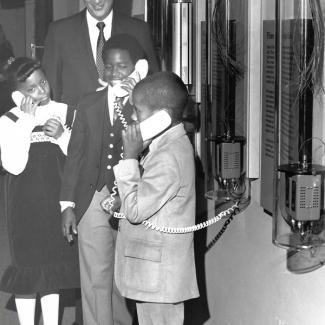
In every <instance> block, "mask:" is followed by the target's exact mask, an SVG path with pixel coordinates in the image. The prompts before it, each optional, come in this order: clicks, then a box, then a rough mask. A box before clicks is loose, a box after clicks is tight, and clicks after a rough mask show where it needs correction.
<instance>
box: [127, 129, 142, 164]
mask: <svg viewBox="0 0 325 325" xmlns="http://www.w3.org/2000/svg"><path fill="white" fill-rule="evenodd" d="M122 140H123V159H138V156H139V155H140V153H141V152H142V151H143V140H142V135H141V131H140V126H139V123H136V124H131V125H129V126H128V128H127V129H126V130H123V131H122Z"/></svg>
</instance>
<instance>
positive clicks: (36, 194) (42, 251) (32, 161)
mask: <svg viewBox="0 0 325 325" xmlns="http://www.w3.org/2000/svg"><path fill="white" fill-rule="evenodd" d="M5 73H6V77H7V79H8V81H9V83H10V85H11V87H12V90H13V91H19V92H20V93H21V94H22V95H23V96H20V97H21V98H20V99H19V102H17V103H16V105H17V106H16V107H14V108H12V109H11V110H10V111H9V112H7V113H6V114H4V115H3V116H2V117H1V118H0V149H1V161H2V165H3V168H4V169H5V170H6V171H7V175H6V177H7V181H6V198H5V202H6V217H7V224H8V237H9V246H10V252H11V264H10V265H9V266H8V268H7V269H6V270H5V272H4V274H3V276H2V278H1V281H0V290H2V291H5V292H9V293H12V294H14V295H15V301H16V306H17V312H18V317H19V320H20V323H21V324H34V314H35V302H36V295H37V294H39V296H40V299H41V306H42V313H43V320H44V324H46V325H49V324H55V325H56V324H58V312H59V290H60V289H66V288H76V287H79V270H78V255H77V246H76V244H73V245H68V244H67V243H66V242H65V241H64V240H63V238H62V235H61V218H60V206H59V190H60V184H61V175H62V168H63V165H64V162H65V155H66V152H67V146H68V142H69V138H70V129H69V127H71V124H72V120H73V114H74V112H73V110H72V109H70V108H68V106H67V105H66V104H63V103H57V102H55V101H52V100H51V99H50V86H49V84H48V81H47V79H46V76H45V74H44V72H43V69H42V67H41V65H40V63H39V62H38V61H36V60H33V59H31V58H27V57H21V58H16V59H14V58H11V59H10V60H9V61H8V64H7V66H6V68H5ZM16 94H17V93H16ZM18 97H19V96H18ZM67 124H68V126H69V127H67Z"/></svg>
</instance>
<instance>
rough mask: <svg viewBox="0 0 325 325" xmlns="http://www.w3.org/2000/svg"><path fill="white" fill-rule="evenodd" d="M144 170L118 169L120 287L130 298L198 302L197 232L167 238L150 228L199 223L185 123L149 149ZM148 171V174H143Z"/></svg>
mask: <svg viewBox="0 0 325 325" xmlns="http://www.w3.org/2000/svg"><path fill="white" fill-rule="evenodd" d="M141 166H142V168H139V166H138V161H137V160H135V159H127V160H123V161H122V162H121V163H119V164H118V165H117V166H115V167H114V173H115V177H116V180H117V184H118V189H119V193H120V197H121V200H122V206H121V211H122V212H123V213H124V214H125V215H126V216H127V218H128V220H126V219H120V222H119V231H118V235H117V242H116V251H115V272H114V274H115V282H116V285H117V288H118V289H119V291H120V293H121V294H122V295H123V296H124V297H127V298H131V299H134V300H139V301H147V302H157V303H177V302H180V301H184V300H187V299H191V298H195V297H198V295H199V293H198V287H197V281H196V272H195V262H194V247H193V244H194V242H193V236H194V235H193V233H186V234H168V233H163V232H159V231H156V230H154V229H150V228H146V227H145V226H144V225H143V224H142V221H144V220H148V221H151V222H152V223H153V224H155V225H158V226H166V227H187V226H192V225H193V224H194V223H195V171H194V155H193V148H192V146H191V144H190V141H189V139H188V137H187V135H186V134H185V130H184V127H183V125H182V124H179V125H177V126H175V127H173V128H171V129H169V130H168V131H166V132H165V133H164V134H163V135H161V137H159V138H157V139H156V140H155V142H153V143H152V144H151V145H150V150H149V153H148V154H147V156H145V158H144V159H142V160H141ZM142 170H143V173H142Z"/></svg>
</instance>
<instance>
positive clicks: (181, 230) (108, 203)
mask: <svg viewBox="0 0 325 325" xmlns="http://www.w3.org/2000/svg"><path fill="white" fill-rule="evenodd" d="M114 109H115V111H116V113H117V115H118V117H119V119H120V121H121V123H122V125H123V127H124V128H125V129H127V127H128V125H127V122H126V120H125V118H124V115H123V113H122V108H121V105H120V102H119V101H115V102H114ZM121 158H123V153H121ZM116 195H117V182H116V180H115V181H114V186H113V188H112V193H111V194H110V196H109V198H107V199H105V200H104V201H103V202H102V204H101V205H102V208H103V209H104V210H105V211H110V210H111V209H112V208H113V202H114V200H115V196H116ZM239 210H240V209H239V201H237V202H236V203H235V204H234V205H233V206H231V207H230V208H228V209H226V210H224V211H222V212H220V213H219V214H217V215H216V216H215V217H213V218H211V219H209V220H207V221H204V222H201V223H199V224H197V225H193V226H188V227H165V226H158V225H156V224H154V223H152V222H151V221H149V220H144V221H143V222H142V224H143V225H144V226H145V227H146V228H147V229H153V230H156V231H160V232H163V233H169V234H185V233H190V232H194V231H197V230H200V229H204V228H207V227H209V226H211V225H213V224H214V223H216V222H218V221H219V220H220V219H222V218H225V217H227V216H228V215H229V216H232V215H233V214H235V213H236V212H238V211H239ZM113 216H114V218H118V219H126V217H125V215H124V213H121V212H114V213H113Z"/></svg>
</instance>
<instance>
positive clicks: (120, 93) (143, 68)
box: [113, 59, 149, 97]
mask: <svg viewBox="0 0 325 325" xmlns="http://www.w3.org/2000/svg"><path fill="white" fill-rule="evenodd" d="M148 70H149V65H148V61H147V60H145V59H141V60H138V61H137V63H136V64H135V66H134V71H133V72H132V73H131V74H130V75H129V76H128V78H133V79H135V81H136V82H137V83H138V82H139V81H140V80H142V79H143V78H145V77H146V75H147V74H148ZM121 86H123V80H121V81H119V82H118V83H116V84H114V85H113V92H114V94H115V96H116V97H125V96H127V95H128V92H127V91H126V90H125V89H123V88H122V87H121Z"/></svg>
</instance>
